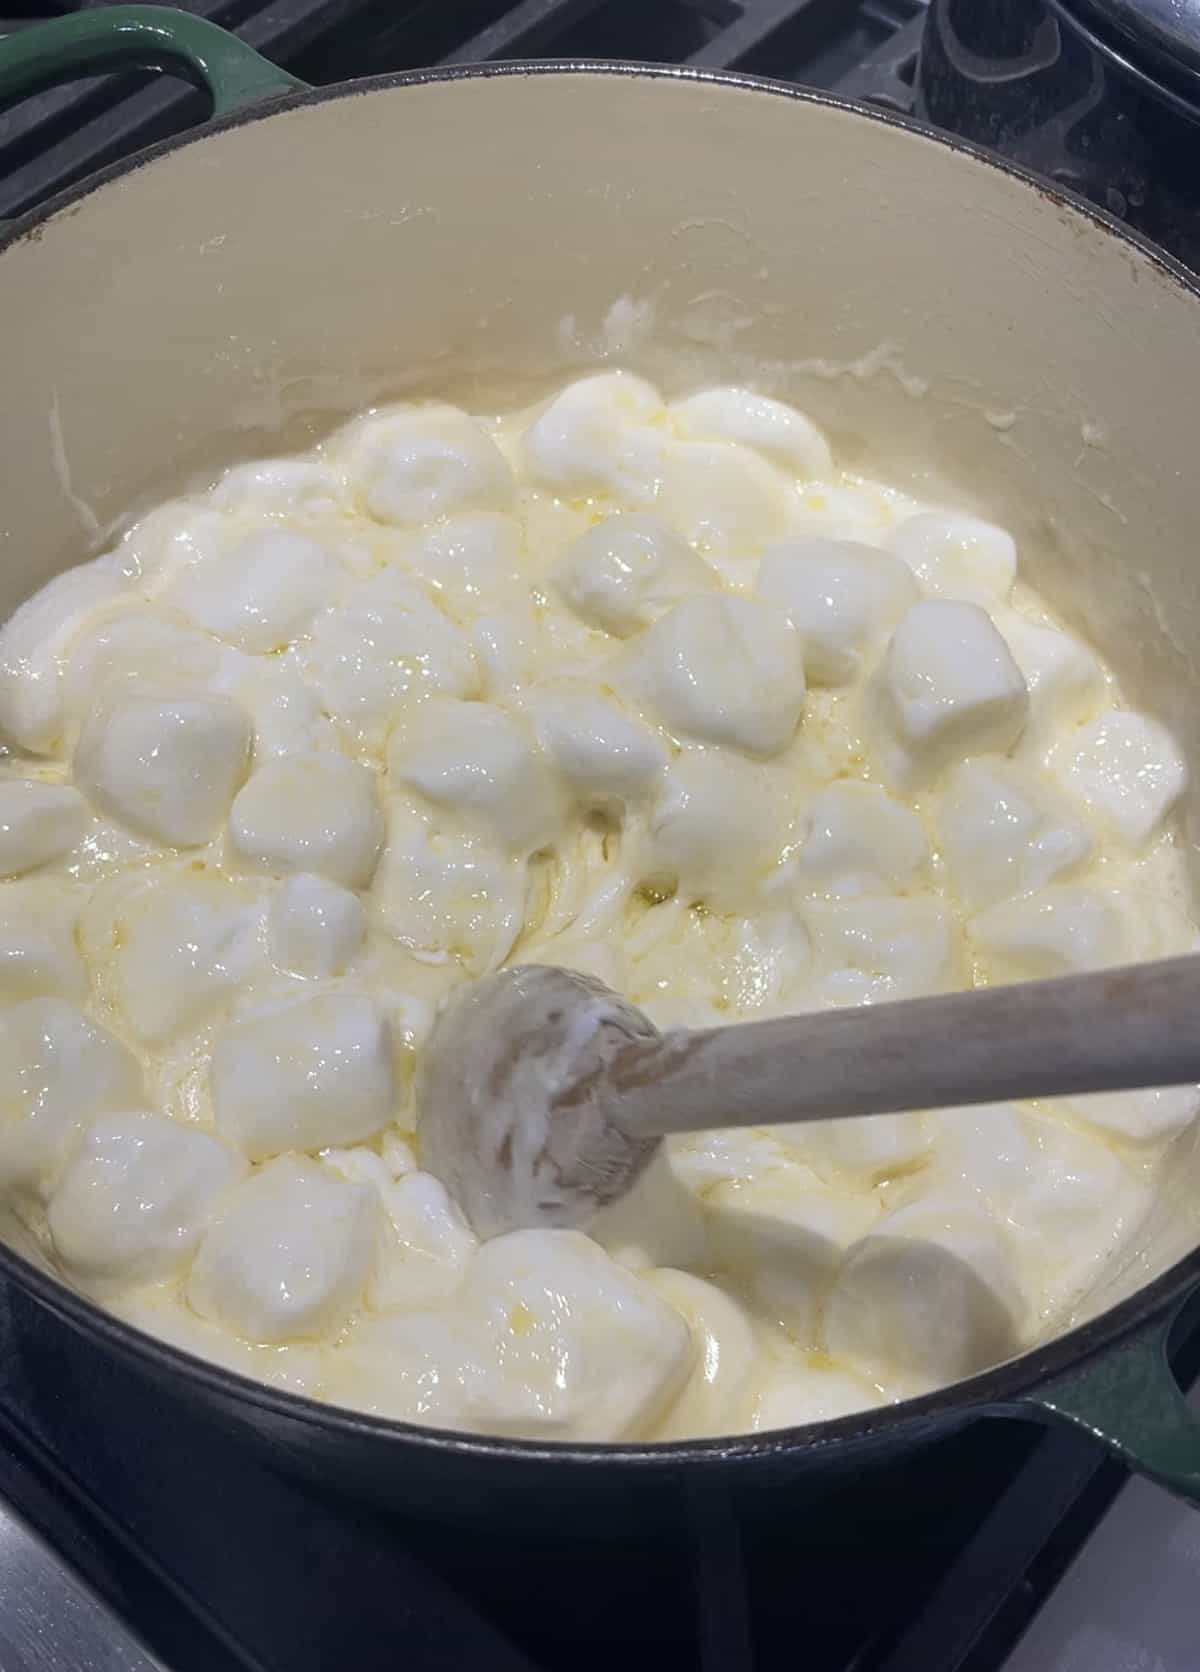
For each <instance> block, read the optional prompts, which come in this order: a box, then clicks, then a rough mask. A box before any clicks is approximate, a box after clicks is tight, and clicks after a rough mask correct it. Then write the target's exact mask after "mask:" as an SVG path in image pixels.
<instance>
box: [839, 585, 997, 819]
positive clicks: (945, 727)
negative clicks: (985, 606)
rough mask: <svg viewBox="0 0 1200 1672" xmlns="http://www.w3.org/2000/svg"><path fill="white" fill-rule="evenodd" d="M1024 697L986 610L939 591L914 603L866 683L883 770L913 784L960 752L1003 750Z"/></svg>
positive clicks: (889, 777)
mask: <svg viewBox="0 0 1200 1672" xmlns="http://www.w3.org/2000/svg"><path fill="white" fill-rule="evenodd" d="M1028 704H1029V699H1028V694H1027V692H1026V689H1025V681H1024V679H1023V678H1022V677H1021V671H1020V669H1019V668H1018V667H1017V664H1016V663H1015V662H1014V661H1013V659H1012V657H1011V655H1010V654H1009V651H1008V646H1007V645H1006V644H1005V642H1004V640H1003V639H1002V638H1001V637H1000V635H999V633H998V632H997V631H996V629H995V627H993V625H992V623H991V621H990V620H989V619H988V617H987V615H986V614H985V613H984V611H983V610H981V609H980V608H979V607H978V606H977V605H975V604H958V603H951V602H949V601H947V600H945V599H938V598H934V599H930V600H928V601H927V602H925V603H921V604H917V605H915V606H914V607H913V608H912V609H911V610H909V612H908V614H907V615H906V616H905V617H904V619H903V620H902V621H901V623H900V625H899V626H898V627H897V629H896V631H895V633H894V635H893V637H892V642H891V644H890V645H889V646H888V651H887V655H886V657H885V658H884V661H883V664H882V666H881V667H880V668H879V670H878V672H877V673H876V675H875V677H874V679H873V681H872V685H871V696H870V702H869V723H870V729H871V730H872V731H873V732H875V733H876V734H877V741H878V746H879V749H880V760H881V765H882V767H883V773H884V777H885V778H886V779H887V781H888V782H889V783H892V784H896V785H901V786H908V785H914V784H918V783H922V782H927V781H928V780H929V779H931V778H933V777H934V776H935V775H936V774H937V773H938V772H940V771H941V770H942V768H943V767H946V766H948V765H949V764H950V763H951V762H952V761H954V760H957V759H961V758H962V757H963V756H964V755H983V754H990V753H993V752H999V753H1004V752H1005V751H1006V750H1008V749H1010V748H1011V747H1012V745H1013V744H1014V743H1015V742H1016V741H1017V739H1018V737H1020V735H1021V731H1022V728H1023V727H1024V725H1025V719H1026V714H1027V711H1028Z"/></svg>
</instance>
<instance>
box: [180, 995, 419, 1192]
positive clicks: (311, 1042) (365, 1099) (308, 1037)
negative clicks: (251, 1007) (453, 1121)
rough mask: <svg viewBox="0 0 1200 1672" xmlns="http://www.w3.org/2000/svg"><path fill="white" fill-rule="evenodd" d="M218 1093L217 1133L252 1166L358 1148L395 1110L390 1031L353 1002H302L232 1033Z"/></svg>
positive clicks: (218, 1062) (373, 1011) (214, 1076)
mask: <svg viewBox="0 0 1200 1672" xmlns="http://www.w3.org/2000/svg"><path fill="white" fill-rule="evenodd" d="M210 1083H211V1086H212V1099H213V1113H214V1115H215V1116H216V1121H217V1126H218V1127H219V1128H220V1130H221V1131H222V1132H223V1133H224V1134H225V1135H226V1136H227V1137H228V1138H230V1139H231V1140H232V1142H234V1143H236V1144H238V1145H239V1146H240V1147H241V1148H242V1149H244V1150H245V1152H246V1154H247V1155H248V1156H249V1157H250V1159H251V1160H252V1161H262V1160H264V1159H266V1157H268V1156H271V1155H278V1154H279V1153H280V1152H281V1151H283V1150H290V1149H298V1150H317V1149H324V1148H325V1147H326V1146H327V1145H330V1144H352V1143H355V1142H357V1140H359V1139H360V1138H369V1137H370V1136H371V1135H372V1133H375V1132H378V1130H379V1128H380V1127H381V1126H383V1125H384V1124H385V1123H386V1122H387V1120H388V1119H389V1117H390V1115H391V1113H392V1108H393V1105H394V1103H395V1100H396V1086H395V1079H394V1073H393V1068H392V1049H391V1036H390V1033H389V1031H388V1025H387V1022H386V1020H385V1019H384V1016H383V1012H382V1011H381V1010H380V1008H379V1006H378V1005H377V1004H376V1003H375V1001H374V999H369V998H363V997H360V996H359V995H358V994H355V993H318V994H314V995H313V996H312V997H311V998H309V997H305V998H300V999H294V1000H292V1001H290V1002H289V1003H287V1004H284V1005H282V1006H280V1007H279V1008H278V1009H275V1010H268V1011H261V1012H259V1013H258V1014H255V1015H250V1016H247V1017H245V1018H244V1019H243V1020H241V1021H238V1022H234V1023H232V1024H231V1025H230V1026H229V1027H227V1028H226V1029H225V1031H224V1032H223V1033H222V1034H221V1035H220V1037H219V1038H218V1039H217V1042H216V1044H215V1045H214V1047H213V1054H212V1066H211V1070H210Z"/></svg>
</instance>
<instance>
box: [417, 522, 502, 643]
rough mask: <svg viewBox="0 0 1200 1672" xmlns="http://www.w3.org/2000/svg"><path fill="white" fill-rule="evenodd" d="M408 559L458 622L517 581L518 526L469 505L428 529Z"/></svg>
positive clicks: (495, 599)
mask: <svg viewBox="0 0 1200 1672" xmlns="http://www.w3.org/2000/svg"><path fill="white" fill-rule="evenodd" d="M410 561H411V562H412V564H413V567H414V568H415V570H416V571H417V573H418V574H419V575H420V577H421V579H422V580H424V581H427V582H428V584H429V585H430V586H432V587H433V589H434V590H435V592H437V594H438V595H439V597H440V598H441V599H442V600H443V602H444V605H445V608H446V610H447V611H448V612H449V613H450V614H451V615H453V616H454V617H455V619H456V620H459V621H462V622H463V623H464V624H466V623H468V622H471V621H473V620H474V619H475V618H476V617H477V616H478V615H479V614H480V612H481V611H483V610H485V609H488V608H490V607H491V606H493V605H494V604H496V603H497V602H498V601H502V600H504V599H505V598H507V597H508V596H509V595H510V594H511V593H512V591H513V590H514V588H516V587H519V586H520V582H521V561H522V551H521V528H520V524H519V523H516V522H514V520H513V519H512V517H505V516H499V515H497V514H496V513H495V512H494V511H470V512H468V513H467V514H466V515H464V516H461V517H451V518H449V519H448V520H447V521H446V522H443V523H439V524H438V525H437V527H436V528H432V529H430V530H429V531H428V532H427V533H426V534H425V535H424V536H423V538H422V540H421V543H420V545H419V547H418V548H417V550H416V551H415V552H414V553H413V554H412V555H411V559H410Z"/></svg>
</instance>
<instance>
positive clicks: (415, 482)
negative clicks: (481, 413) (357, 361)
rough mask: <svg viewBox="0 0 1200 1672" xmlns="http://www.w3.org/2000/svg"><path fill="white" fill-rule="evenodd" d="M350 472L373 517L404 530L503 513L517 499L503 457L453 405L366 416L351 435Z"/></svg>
mask: <svg viewBox="0 0 1200 1672" xmlns="http://www.w3.org/2000/svg"><path fill="white" fill-rule="evenodd" d="M347 469H348V473H349V476H350V478H351V480H352V481H354V482H357V483H358V484H360V491H361V493H362V499H363V504H364V505H365V506H366V509H367V510H368V511H369V512H370V514H371V515H372V516H373V517H374V518H375V519H376V520H377V521H378V522H382V523H393V524H398V525H400V526H402V527H403V526H409V525H412V524H416V523H424V522H429V521H430V520H431V519H432V518H434V517H448V516H452V515H454V513H455V512H458V511H503V510H505V509H506V508H507V506H508V505H509V503H510V502H511V500H512V496H513V479H512V472H511V470H510V469H509V468H508V464H507V461H506V460H505V458H504V455H503V454H502V453H501V452H500V450H499V448H498V447H497V446H496V444H495V442H494V441H492V440H491V438H490V437H489V436H488V435H487V434H486V433H485V432H484V430H483V429H482V428H481V427H480V426H479V425H478V424H477V423H476V422H475V420H474V419H473V418H469V417H468V416H467V414H466V413H465V412H460V411H459V410H458V409H457V408H456V407H452V406H440V405H432V404H431V405H429V406H420V407H412V408H410V409H408V410H407V411H397V412H391V413H385V414H381V415H380V416H379V417H376V418H369V419H366V420H365V421H364V422H363V423H362V424H360V425H357V426H355V428H354V430H353V431H352V433H351V439H350V445H349V453H348V464H347Z"/></svg>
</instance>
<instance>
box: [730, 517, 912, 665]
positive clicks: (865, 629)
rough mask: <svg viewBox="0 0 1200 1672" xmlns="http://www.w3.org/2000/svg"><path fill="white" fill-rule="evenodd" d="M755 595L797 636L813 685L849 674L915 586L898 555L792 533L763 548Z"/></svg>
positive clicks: (870, 655)
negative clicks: (776, 608) (776, 609)
mask: <svg viewBox="0 0 1200 1672" xmlns="http://www.w3.org/2000/svg"><path fill="white" fill-rule="evenodd" d="M757 592H758V596H759V597H760V598H764V599H766V600H767V601H768V602H770V603H773V604H778V605H780V606H781V607H782V609H783V610H784V611H785V612H786V614H787V617H788V620H789V621H790V622H791V623H792V626H793V627H794V628H795V629H796V631H797V633H799V635H800V643H801V645H802V647H803V652H804V671H805V673H806V674H807V675H808V678H809V680H810V681H811V682H812V683H813V684H814V685H846V684H849V683H850V682H851V681H852V680H854V679H857V678H858V677H859V675H860V673H861V672H862V670H863V668H864V667H865V666H866V665H867V664H868V663H870V662H871V661H872V660H873V659H874V658H875V657H876V655H877V654H878V652H879V651H880V649H881V648H882V646H883V642H884V640H885V638H886V637H887V635H888V633H890V632H891V630H892V628H893V627H894V626H895V625H896V623H897V622H898V621H899V620H900V618H901V616H903V615H904V614H905V612H906V611H907V610H909V609H911V608H912V606H913V605H914V604H915V603H917V602H918V601H919V599H920V596H921V591H920V588H919V587H918V585H917V583H916V581H915V580H914V579H913V577H912V575H911V573H910V572H909V570H908V568H907V567H906V566H905V564H904V563H902V562H901V560H900V559H899V558H898V557H893V556H891V555H890V554H889V553H888V552H883V551H879V550H877V549H876V548H875V547H873V546H864V545H859V544H857V543H856V542H854V541H851V540H820V539H814V538H812V537H811V536H809V537H794V538H792V539H790V540H783V541H781V542H780V543H779V544H778V545H777V546H772V547H771V549H770V550H769V551H768V552H766V553H764V555H763V559H762V562H761V563H760V564H759V566H758V583H757Z"/></svg>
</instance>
